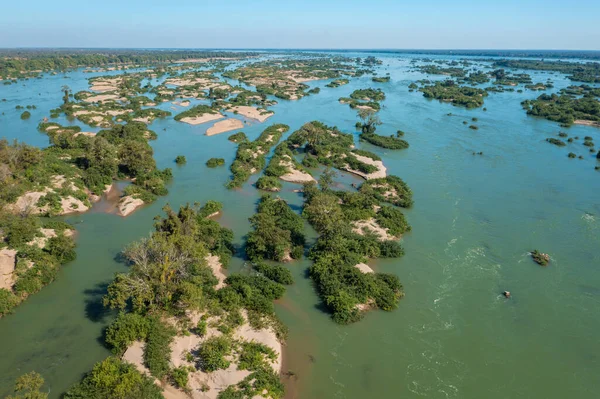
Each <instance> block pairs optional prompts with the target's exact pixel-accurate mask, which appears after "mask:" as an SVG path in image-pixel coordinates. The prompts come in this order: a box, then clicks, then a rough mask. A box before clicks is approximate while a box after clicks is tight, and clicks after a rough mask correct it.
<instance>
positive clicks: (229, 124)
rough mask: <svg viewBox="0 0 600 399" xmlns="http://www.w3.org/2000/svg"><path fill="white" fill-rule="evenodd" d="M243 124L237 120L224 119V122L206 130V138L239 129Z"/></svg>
mask: <svg viewBox="0 0 600 399" xmlns="http://www.w3.org/2000/svg"><path fill="white" fill-rule="evenodd" d="M243 127H244V124H243V123H242V121H241V120H239V119H233V118H229V119H225V120H224V121H219V122H216V123H215V124H214V125H212V126H211V127H209V128H208V129H207V130H206V135H207V136H214V135H215V134H220V133H225V132H229V131H231V130H236V129H241V128H243Z"/></svg>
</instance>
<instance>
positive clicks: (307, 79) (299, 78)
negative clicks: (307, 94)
mask: <svg viewBox="0 0 600 399" xmlns="http://www.w3.org/2000/svg"><path fill="white" fill-rule="evenodd" d="M287 78H288V79H291V80H293V81H294V82H296V83H304V82H312V81H314V80H323V79H325V78H319V77H316V76H310V77H302V76H296V75H293V74H289V75H287Z"/></svg>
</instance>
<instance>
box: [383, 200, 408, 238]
mask: <svg viewBox="0 0 600 399" xmlns="http://www.w3.org/2000/svg"><path fill="white" fill-rule="evenodd" d="M375 220H376V221H377V224H378V225H379V226H381V227H383V228H385V229H389V231H388V232H389V234H391V235H393V236H396V237H399V236H400V235H401V234H404V233H405V232H407V231H410V229H411V227H410V225H409V224H408V222H407V221H406V218H405V217H404V214H403V213H402V211H400V210H399V209H398V208H394V207H391V206H382V207H381V209H380V210H379V211H378V212H377V214H376V215H375Z"/></svg>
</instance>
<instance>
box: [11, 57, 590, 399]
mask: <svg viewBox="0 0 600 399" xmlns="http://www.w3.org/2000/svg"><path fill="white" fill-rule="evenodd" d="M363 56H364V55H363ZM382 58H383V59H384V60H385V63H384V65H383V66H382V67H381V73H386V72H389V73H390V75H391V77H392V80H391V82H389V83H372V82H371V81H370V77H362V78H357V79H353V80H351V83H350V84H349V85H346V86H342V87H339V88H336V89H330V88H325V87H324V85H325V84H326V82H311V83H310V85H311V86H319V87H321V93H320V94H318V95H315V96H310V97H306V98H304V99H302V100H300V101H295V102H285V101H281V102H280V103H279V104H278V105H276V106H275V107H273V110H275V112H276V114H275V116H274V117H272V118H270V119H269V120H268V121H267V124H269V123H278V122H282V123H286V124H288V125H290V127H291V131H293V130H295V129H297V128H298V127H300V126H301V125H302V124H303V123H305V122H307V121H310V120H315V119H317V120H320V121H322V122H324V123H326V124H328V125H337V126H338V127H339V128H340V129H342V130H344V131H346V132H354V128H353V126H354V123H355V121H356V117H355V113H354V111H352V110H351V109H350V108H349V107H348V106H347V105H343V104H339V103H338V102H337V99H338V98H339V97H342V96H347V95H348V94H350V93H351V92H352V91H353V90H354V89H356V88H365V87H381V88H382V89H383V90H384V91H385V92H386V95H387V99H386V100H385V101H384V102H383V105H384V108H383V109H382V110H381V112H380V117H381V119H382V121H383V122H384V124H383V125H382V126H381V127H379V129H378V133H381V134H385V133H387V134H392V133H395V131H396V130H398V129H401V130H403V131H405V132H406V136H405V138H406V139H407V140H408V141H409V142H410V145H411V146H410V148H409V149H408V150H404V151H388V150H382V149H379V148H377V147H373V146H370V145H367V144H362V143H361V144H360V145H359V146H360V147H361V148H365V149H368V150H370V151H373V152H376V153H377V154H379V155H380V156H381V157H382V158H383V160H384V163H385V165H386V166H387V168H388V173H391V174H396V175H398V176H400V177H402V178H403V179H405V180H406V182H407V183H408V184H409V185H410V186H411V188H412V189H413V191H414V199H415V206H414V207H413V208H412V209H410V210H408V211H407V212H406V214H407V218H408V219H409V221H410V223H411V225H412V227H413V230H412V232H411V233H409V234H407V235H406V236H405V237H404V238H403V245H404V247H405V250H406V255H405V256H404V257H403V258H401V259H394V260H381V261H377V262H374V263H373V264H372V266H373V268H374V269H376V270H378V271H385V272H390V273H395V274H397V275H398V276H399V277H400V279H401V281H402V282H403V284H404V287H405V291H406V297H405V298H404V299H403V300H402V301H401V304H400V307H399V309H398V310H396V311H394V312H391V313H385V312H371V313H369V314H368V315H367V316H366V317H365V319H364V320H363V321H362V322H360V323H357V324H354V325H351V326H338V325H335V324H334V323H332V322H331V321H330V319H329V317H328V315H327V314H325V313H323V312H322V311H321V310H320V306H319V305H320V302H319V299H318V297H317V296H316V294H315V292H314V289H313V288H312V286H311V283H310V280H309V279H307V278H306V274H305V271H306V268H307V267H308V266H309V263H308V262H307V261H299V262H295V263H291V264H290V268H291V269H292V270H293V272H294V275H295V277H296V284H295V285H293V286H291V287H290V288H289V289H288V292H287V294H286V296H285V297H284V299H283V300H281V301H280V302H279V303H278V305H277V311H278V314H279V315H280V317H281V318H282V319H283V320H284V322H285V323H286V324H287V325H288V326H289V328H290V337H289V340H288V343H287V346H286V353H285V368H286V369H287V370H291V371H294V372H295V373H296V375H297V376H296V378H293V379H290V380H287V382H288V388H289V389H288V391H289V393H288V396H289V397H295V398H364V397H381V398H396V397H405V398H422V397H425V398H474V399H475V398H482V397H485V398H492V399H494V398H555V397H556V398H558V397H569V398H591V397H596V396H597V394H595V393H596V392H597V391H598V389H600V379H599V378H598V375H599V373H600V358H599V357H598V356H599V354H600V341H599V340H598V339H597V338H596V337H595V335H596V331H597V330H598V329H599V328H600V270H599V269H598V265H599V264H600V262H599V260H600V259H599V255H598V248H600V227H599V220H598V219H599V218H600V201H598V189H599V188H600V173H599V172H598V171H595V170H594V166H595V165H597V163H596V160H595V159H594V158H593V155H592V154H590V153H588V150H587V147H584V146H583V145H582V144H581V142H582V141H581V140H580V141H579V143H577V142H576V143H572V144H569V145H568V146H567V147H566V148H558V147H555V146H552V145H550V144H548V143H546V142H545V139H546V138H547V137H555V136H556V134H557V133H558V132H559V130H565V131H567V132H568V133H569V135H571V136H575V135H578V136H580V137H583V136H586V135H587V136H592V137H594V139H595V141H596V142H599V141H600V129H597V128H592V127H584V126H577V127H572V128H569V129H561V128H560V127H559V126H558V124H555V123H551V122H548V121H545V120H540V119H534V118H530V117H527V115H526V114H525V112H524V111H523V110H522V109H521V106H520V102H521V101H522V100H524V99H527V98H535V97H537V96H538V95H539V94H538V93H536V92H531V91H525V92H524V93H516V92H514V93H496V94H493V93H492V94H490V96H489V97H487V98H486V100H485V107H486V108H487V112H484V111H483V110H482V109H478V110H464V109H461V108H457V107H453V106H451V105H448V104H442V103H439V102H437V101H429V100H427V99H425V98H423V97H422V95H421V94H420V93H418V92H414V93H409V92H408V89H407V86H408V84H409V83H410V82H412V81H414V80H417V79H422V78H424V77H425V76H424V75H422V74H420V73H418V72H410V71H409V60H410V56H408V55H402V56H390V55H385V56H384V55H382ZM436 58H444V57H436ZM381 73H380V74H381ZM67 75H68V76H69V77H68V78H64V77H63V76H62V74H60V75H58V76H53V77H44V78H43V79H32V80H29V81H25V82H19V84H18V85H11V86H1V85H0V99H2V98H6V99H7V100H8V101H7V102H0V113H1V112H4V113H5V115H2V116H0V136H5V137H8V138H18V139H20V140H24V141H26V142H28V143H31V144H35V145H46V143H47V137H46V136H45V135H42V134H40V133H38V132H37V131H36V129H35V127H36V125H37V122H38V121H39V119H41V118H42V117H43V116H45V115H47V114H48V110H49V109H51V108H54V107H56V106H57V105H58V104H59V103H60V98H61V94H60V91H59V89H60V86H62V85H63V84H65V82H67V83H66V84H68V85H70V86H71V88H73V89H74V91H77V90H81V89H84V88H86V87H87V83H86V81H85V78H87V77H91V76H94V75H93V74H83V73H81V72H70V73H68V74H67ZM548 76H550V77H551V78H552V79H553V80H554V84H555V89H553V91H557V90H559V89H560V88H562V87H566V86H567V85H569V84H570V81H568V80H566V79H565V78H564V77H563V76H561V75H548V74H544V73H533V72H532V77H533V80H534V82H538V81H541V82H544V81H546V79H547V77H548ZM432 78H436V77H432ZM437 78H441V77H437ZM15 89H16V90H15ZM39 93H41V95H39ZM17 104H21V105H27V104H35V105H36V106H37V107H38V109H37V110H35V111H33V112H32V118H31V119H30V120H29V121H21V120H20V119H19V114H20V112H21V111H16V110H14V107H15V105H17ZM169 106H170V104H165V105H163V106H162V107H163V108H165V109H169ZM448 113H453V116H448V115H447V114H448ZM472 117H477V118H478V122H476V124H477V125H478V126H479V130H477V131H474V130H471V129H468V127H467V126H465V125H463V124H462V121H463V120H468V121H469V122H470V119H471V118H472ZM265 126H266V124H265V125H261V124H252V126H250V127H248V128H246V129H244V131H245V132H246V134H247V135H248V136H249V137H250V138H254V137H256V136H258V134H260V132H261V131H262V129H263V128H264V127H265ZM151 128H152V129H153V130H155V131H156V132H157V133H158V135H159V138H158V140H157V141H155V142H153V143H152V145H153V147H154V149H155V154H156V158H157V161H158V163H159V166H160V167H166V166H171V167H173V169H174V179H173V183H172V185H171V186H170V194H169V195H168V196H167V197H164V198H161V199H159V201H157V202H156V203H155V204H152V205H150V206H148V207H145V208H143V209H142V210H140V211H138V212H136V213H134V214H133V215H132V216H130V217H128V218H127V219H123V218H119V217H117V216H114V215H107V214H103V213H100V212H94V211H92V212H90V213H88V214H84V215H79V216H73V217H69V218H67V220H68V221H70V222H73V223H76V227H77V230H78V237H77V241H78V248H77V252H78V259H77V260H76V261H74V262H73V263H71V264H69V265H66V266H65V267H64V269H63V270H62V271H61V273H60V275H59V278H58V280H57V281H56V282H54V283H52V284H51V285H49V286H48V287H46V288H45V289H44V290H42V291H41V292H40V293H38V294H36V295H34V296H32V297H31V298H29V299H28V300H27V301H26V302H25V303H24V304H23V305H22V306H20V307H19V308H18V309H17V310H16V312H15V314H14V315H11V316H9V317H5V318H3V319H1V320H0V349H1V351H2V352H1V353H2V356H1V357H0V394H2V395H3V394H5V393H8V392H9V390H10V387H11V384H12V381H13V380H14V378H15V377H16V376H18V375H20V374H22V373H24V372H27V371H30V370H37V371H39V372H41V373H42V374H43V375H44V377H45V378H46V380H47V383H48V384H47V385H48V387H49V389H50V390H51V391H50V392H51V395H50V396H51V397H58V395H59V394H60V393H61V392H62V391H64V390H65V389H66V388H67V387H68V386H69V385H70V384H71V383H73V382H75V381H77V380H78V378H80V376H81V374H82V373H83V372H85V371H87V370H89V369H90V368H91V366H92V365H93V364H94V363H95V362H96V361H98V360H100V359H102V358H104V357H105V356H107V355H108V353H109V352H108V351H107V350H106V349H105V348H104V347H103V346H102V345H101V342H102V331H103V328H104V327H105V326H106V324H107V323H109V322H110V320H111V318H112V317H113V315H112V314H110V313H105V312H103V311H102V309H101V307H100V306H99V304H98V300H99V298H101V296H102V294H103V290H104V287H105V284H106V283H108V282H109V281H110V280H111V278H112V276H113V274H114V273H115V272H116V271H121V270H124V266H123V265H122V264H120V263H118V262H117V261H116V259H115V258H116V256H117V255H118V253H119V251H120V250H121V249H122V247H123V246H124V245H126V244H127V243H129V242H131V241H133V240H135V239H137V238H139V237H142V236H144V235H146V234H148V232H149V231H150V229H151V228H152V217H153V216H154V215H156V214H158V213H160V208H161V207H162V206H163V205H164V204H166V203H167V202H168V203H170V204H171V205H172V206H174V207H177V206H179V205H181V204H184V203H186V202H193V201H201V202H203V201H206V200H208V199H216V200H219V201H222V202H223V203H224V213H223V216H222V217H221V219H220V222H221V223H223V224H224V225H226V226H228V227H230V228H232V229H233V230H234V232H235V235H236V243H237V244H238V245H241V244H242V243H243V236H244V234H245V233H246V232H247V231H248V229H249V223H248V222H247V218H248V217H249V216H251V215H252V214H253V212H254V207H255V204H256V201H257V200H258V198H259V195H260V193H259V192H257V191H256V190H255V189H254V187H253V186H252V185H251V184H252V183H253V182H254V181H255V180H256V178H257V177H258V176H254V177H253V178H252V179H251V181H250V182H249V183H248V184H246V185H245V186H244V187H243V188H242V189H240V190H236V191H228V190H226V189H225V188H224V186H223V184H224V182H225V181H226V180H227V178H228V176H229V172H228V170H227V168H220V169H208V168H206V167H205V166H204V162H205V161H206V160H207V159H208V158H210V157H223V158H225V160H226V162H227V164H229V163H230V162H231V161H232V160H233V158H234V156H235V148H236V147H235V145H234V144H233V143H230V142H229V141H227V136H228V134H227V133H226V134H222V135H219V136H212V137H206V136H204V131H205V129H206V128H207V126H202V125H201V126H195V127H192V126H188V125H184V124H178V123H175V122H174V121H172V120H162V121H155V122H154V123H153V124H152V125H151ZM165 129H166V130H165ZM86 130H91V129H89V128H86ZM357 143H358V140H357ZM479 151H483V155H476V156H475V155H472V153H473V152H479ZM569 151H573V152H576V153H577V154H581V155H584V157H585V158H586V159H584V160H572V159H568V158H567V153H568V152H569ZM179 154H183V155H185V156H186V157H187V160H188V163H187V165H185V166H184V167H181V168H179V167H175V165H174V164H173V159H174V158H175V156H176V155H179ZM341 180H344V181H346V182H349V181H356V182H360V180H359V179H357V178H354V177H351V176H347V175H344V176H343V177H342V178H341ZM293 188H297V186H294V185H291V184H286V185H285V186H284V190H283V192H282V193H281V195H282V197H284V198H285V199H287V200H288V201H289V202H290V203H291V204H292V205H295V206H297V207H299V206H300V205H301V203H302V198H301V197H300V196H299V195H298V194H296V193H293V192H291V190H292V189H293ZM295 209H298V208H295ZM532 249H539V250H541V251H543V252H548V253H549V254H550V255H551V257H552V262H551V264H550V265H549V266H548V267H546V268H542V267H539V266H537V265H536V264H534V263H533V262H532V261H531V259H530V258H529V256H528V251H531V250H532ZM241 267H243V260H241V259H235V261H234V262H233V264H232V266H231V269H232V270H237V269H239V268H241ZM504 290H509V291H511V292H512V295H513V297H512V299H510V300H506V299H505V298H503V297H502V296H501V295H500V293H501V292H502V291H504Z"/></svg>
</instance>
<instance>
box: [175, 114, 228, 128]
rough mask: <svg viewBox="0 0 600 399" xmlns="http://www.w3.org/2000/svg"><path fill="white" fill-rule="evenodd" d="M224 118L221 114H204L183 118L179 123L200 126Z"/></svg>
mask: <svg viewBox="0 0 600 399" xmlns="http://www.w3.org/2000/svg"><path fill="white" fill-rule="evenodd" d="M222 118H224V116H223V115H222V114H220V113H216V114H202V115H199V116H193V117H187V118H183V119H181V120H180V121H179V122H183V123H187V124H188V125H200V124H202V123H206V122H211V121H215V120H217V119H222Z"/></svg>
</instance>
